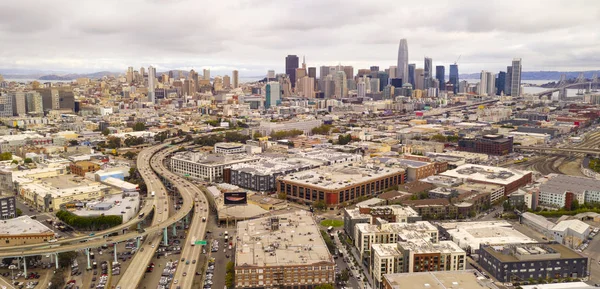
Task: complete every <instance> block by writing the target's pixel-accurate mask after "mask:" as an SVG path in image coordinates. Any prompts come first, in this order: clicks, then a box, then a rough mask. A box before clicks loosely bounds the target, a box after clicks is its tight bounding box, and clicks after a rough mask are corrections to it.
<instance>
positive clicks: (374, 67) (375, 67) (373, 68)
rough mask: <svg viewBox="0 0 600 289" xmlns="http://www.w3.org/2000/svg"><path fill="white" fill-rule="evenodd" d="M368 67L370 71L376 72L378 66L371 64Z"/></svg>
mask: <svg viewBox="0 0 600 289" xmlns="http://www.w3.org/2000/svg"><path fill="white" fill-rule="evenodd" d="M369 69H370V70H371V71H375V72H377V71H379V66H371V67H370V68H369Z"/></svg>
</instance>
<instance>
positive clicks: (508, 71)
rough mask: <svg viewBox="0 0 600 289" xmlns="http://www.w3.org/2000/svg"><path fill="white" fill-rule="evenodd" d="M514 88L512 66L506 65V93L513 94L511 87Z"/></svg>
mask: <svg viewBox="0 0 600 289" xmlns="http://www.w3.org/2000/svg"><path fill="white" fill-rule="evenodd" d="M511 88H512V66H507V67H506V78H505V80H504V94H505V95H511V94H510V89H511Z"/></svg>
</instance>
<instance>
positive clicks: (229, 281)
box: [225, 261, 235, 288]
mask: <svg viewBox="0 0 600 289" xmlns="http://www.w3.org/2000/svg"><path fill="white" fill-rule="evenodd" d="M225 272H226V273H225V286H227V288H232V287H233V285H234V282H235V264H234V263H233V262H231V261H229V262H227V265H226V266H225Z"/></svg>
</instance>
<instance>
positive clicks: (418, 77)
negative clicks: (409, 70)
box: [414, 68, 425, 90]
mask: <svg viewBox="0 0 600 289" xmlns="http://www.w3.org/2000/svg"><path fill="white" fill-rule="evenodd" d="M414 79H415V89H420V90H423V89H425V70H423V68H417V69H415V78H414Z"/></svg>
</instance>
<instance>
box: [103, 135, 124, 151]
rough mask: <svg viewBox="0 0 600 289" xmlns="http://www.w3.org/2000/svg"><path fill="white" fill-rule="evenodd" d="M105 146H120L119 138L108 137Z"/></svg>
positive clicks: (112, 147) (113, 147)
mask: <svg viewBox="0 0 600 289" xmlns="http://www.w3.org/2000/svg"><path fill="white" fill-rule="evenodd" d="M106 146H107V147H108V148H109V149H117V148H120V147H121V139H120V138H118V137H114V136H112V137H108V143H107V144H106Z"/></svg>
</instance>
